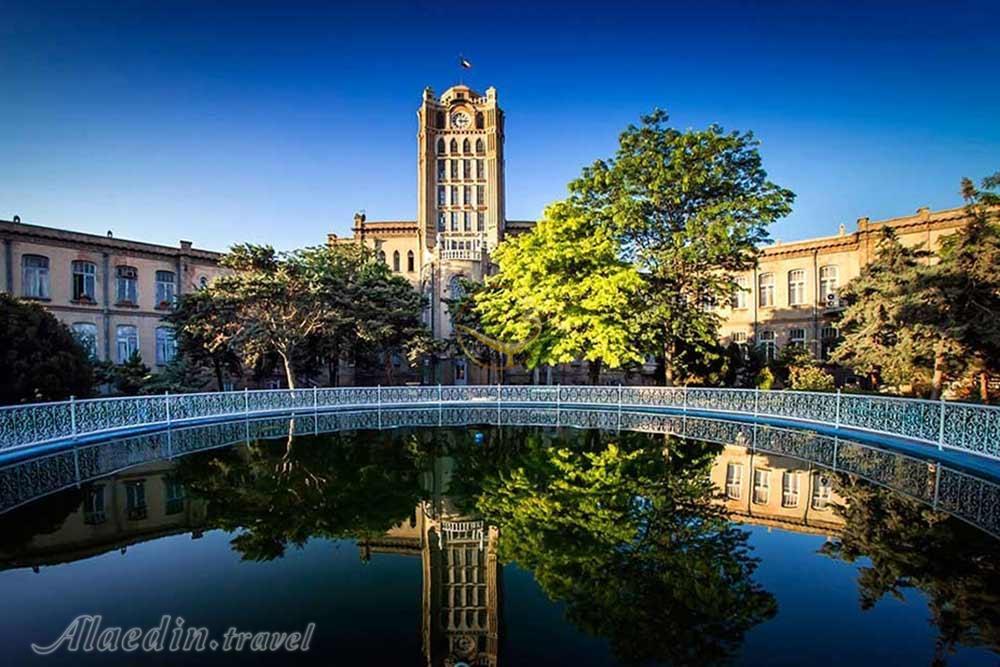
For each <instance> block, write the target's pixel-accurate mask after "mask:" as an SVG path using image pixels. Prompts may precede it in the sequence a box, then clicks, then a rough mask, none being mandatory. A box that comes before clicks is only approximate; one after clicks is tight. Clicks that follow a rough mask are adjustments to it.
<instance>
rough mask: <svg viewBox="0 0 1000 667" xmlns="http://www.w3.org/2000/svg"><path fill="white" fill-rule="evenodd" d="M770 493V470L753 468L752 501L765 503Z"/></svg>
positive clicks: (759, 503) (760, 503)
mask: <svg viewBox="0 0 1000 667" xmlns="http://www.w3.org/2000/svg"><path fill="white" fill-rule="evenodd" d="M770 495H771V472H770V471H769V470H761V469H760V468H754V471H753V501H754V503H756V504H758V505H766V504H767V501H768V498H770Z"/></svg>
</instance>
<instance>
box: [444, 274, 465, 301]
mask: <svg viewBox="0 0 1000 667" xmlns="http://www.w3.org/2000/svg"><path fill="white" fill-rule="evenodd" d="M448 291H449V292H450V293H451V298H452V299H461V298H462V297H463V296H464V295H465V289H464V288H463V287H462V276H461V275H454V276H452V277H451V280H450V281H449V282H448Z"/></svg>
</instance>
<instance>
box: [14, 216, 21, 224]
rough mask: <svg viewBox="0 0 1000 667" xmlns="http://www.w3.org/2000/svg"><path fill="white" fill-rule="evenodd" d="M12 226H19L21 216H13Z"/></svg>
mask: <svg viewBox="0 0 1000 667" xmlns="http://www.w3.org/2000/svg"><path fill="white" fill-rule="evenodd" d="M14 224H15V225H19V224H21V216H19V215H15V216H14Z"/></svg>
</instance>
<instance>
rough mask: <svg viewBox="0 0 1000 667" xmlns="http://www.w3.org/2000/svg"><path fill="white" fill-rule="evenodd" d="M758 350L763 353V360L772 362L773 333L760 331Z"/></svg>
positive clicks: (773, 350)
mask: <svg viewBox="0 0 1000 667" xmlns="http://www.w3.org/2000/svg"><path fill="white" fill-rule="evenodd" d="M759 343H760V348H761V350H763V351H764V358H765V359H767V360H768V361H774V353H775V346H774V332H773V331H761V332H760V341H759Z"/></svg>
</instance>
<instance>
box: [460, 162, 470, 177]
mask: <svg viewBox="0 0 1000 667" xmlns="http://www.w3.org/2000/svg"><path fill="white" fill-rule="evenodd" d="M462 178H472V160H462Z"/></svg>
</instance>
